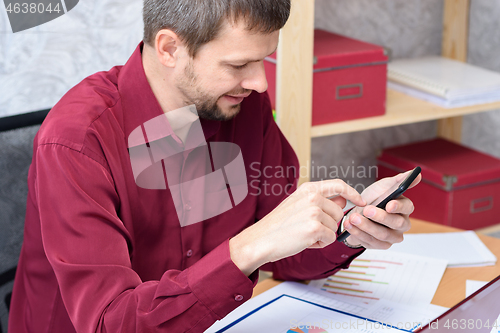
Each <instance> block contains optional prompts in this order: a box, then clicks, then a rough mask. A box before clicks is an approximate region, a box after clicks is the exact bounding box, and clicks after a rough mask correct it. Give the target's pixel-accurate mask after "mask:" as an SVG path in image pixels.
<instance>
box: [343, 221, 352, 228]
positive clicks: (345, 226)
mask: <svg viewBox="0 0 500 333" xmlns="http://www.w3.org/2000/svg"><path fill="white" fill-rule="evenodd" d="M344 228H345V229H346V230H351V229H352V225H351V224H350V223H349V222H346V223H344Z"/></svg>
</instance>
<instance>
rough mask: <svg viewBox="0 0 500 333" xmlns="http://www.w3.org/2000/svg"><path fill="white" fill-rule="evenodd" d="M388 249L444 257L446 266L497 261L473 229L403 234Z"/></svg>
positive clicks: (465, 265)
mask: <svg viewBox="0 0 500 333" xmlns="http://www.w3.org/2000/svg"><path fill="white" fill-rule="evenodd" d="M389 251H397V252H404V253H409V254H418V255H421V256H426V257H432V258H439V259H444V260H446V261H448V267H471V266H492V265H495V263H496V262H497V258H496V257H495V255H494V254H493V253H491V251H490V250H489V249H488V248H487V247H486V245H484V243H483V242H482V241H481V240H480V239H479V237H478V236H477V235H476V233H475V232H474V231H464V232H447V233H435V234H405V240H404V241H403V242H402V243H399V244H395V245H393V246H392V247H391V248H390V249H389Z"/></svg>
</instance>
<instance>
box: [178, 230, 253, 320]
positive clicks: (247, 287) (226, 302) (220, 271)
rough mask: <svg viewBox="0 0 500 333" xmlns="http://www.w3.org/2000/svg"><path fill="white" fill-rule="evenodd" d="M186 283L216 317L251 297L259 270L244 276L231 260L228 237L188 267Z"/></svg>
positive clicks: (219, 317) (225, 313)
mask: <svg viewBox="0 0 500 333" xmlns="http://www.w3.org/2000/svg"><path fill="white" fill-rule="evenodd" d="M187 279H188V284H189V287H190V288H191V290H192V291H193V293H194V295H195V296H196V297H197V298H198V299H199V300H200V302H202V303H203V304H204V305H205V306H206V307H207V308H209V309H210V310H211V311H212V312H213V313H214V314H215V315H216V316H217V317H218V319H222V318H223V317H225V316H226V315H227V314H228V313H230V312H231V311H233V310H234V309H236V308H237V307H238V306H240V305H241V304H243V303H244V302H245V301H247V300H248V299H250V298H251V297H252V292H253V287H254V286H255V284H257V280H258V270H257V271H256V272H254V273H252V274H251V275H250V278H249V277H247V276H246V275H245V274H243V272H242V271H241V270H240V269H239V268H238V267H237V266H236V265H235V264H234V262H233V261H232V260H231V255H230V252H229V239H227V240H226V241H225V242H224V243H222V244H221V245H219V246H218V247H216V248H215V249H214V250H212V251H211V252H210V253H208V254H207V255H206V256H204V257H203V258H202V259H201V260H200V261H198V262H197V263H196V264H194V265H193V266H191V267H190V268H189V272H188V274H187Z"/></svg>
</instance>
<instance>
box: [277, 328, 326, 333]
mask: <svg viewBox="0 0 500 333" xmlns="http://www.w3.org/2000/svg"><path fill="white" fill-rule="evenodd" d="M286 333H328V331H327V330H324V329H322V328H319V327H311V328H298V327H297V328H291V329H289V330H288V331H287V332H286Z"/></svg>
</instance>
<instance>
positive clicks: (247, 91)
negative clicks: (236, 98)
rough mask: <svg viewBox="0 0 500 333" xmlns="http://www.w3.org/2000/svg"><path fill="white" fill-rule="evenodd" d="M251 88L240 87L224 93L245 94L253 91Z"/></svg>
mask: <svg viewBox="0 0 500 333" xmlns="http://www.w3.org/2000/svg"><path fill="white" fill-rule="evenodd" d="M251 92H252V90H250V89H238V90H233V91H230V92H227V93H225V94H224V95H245V94H249V93H251Z"/></svg>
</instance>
